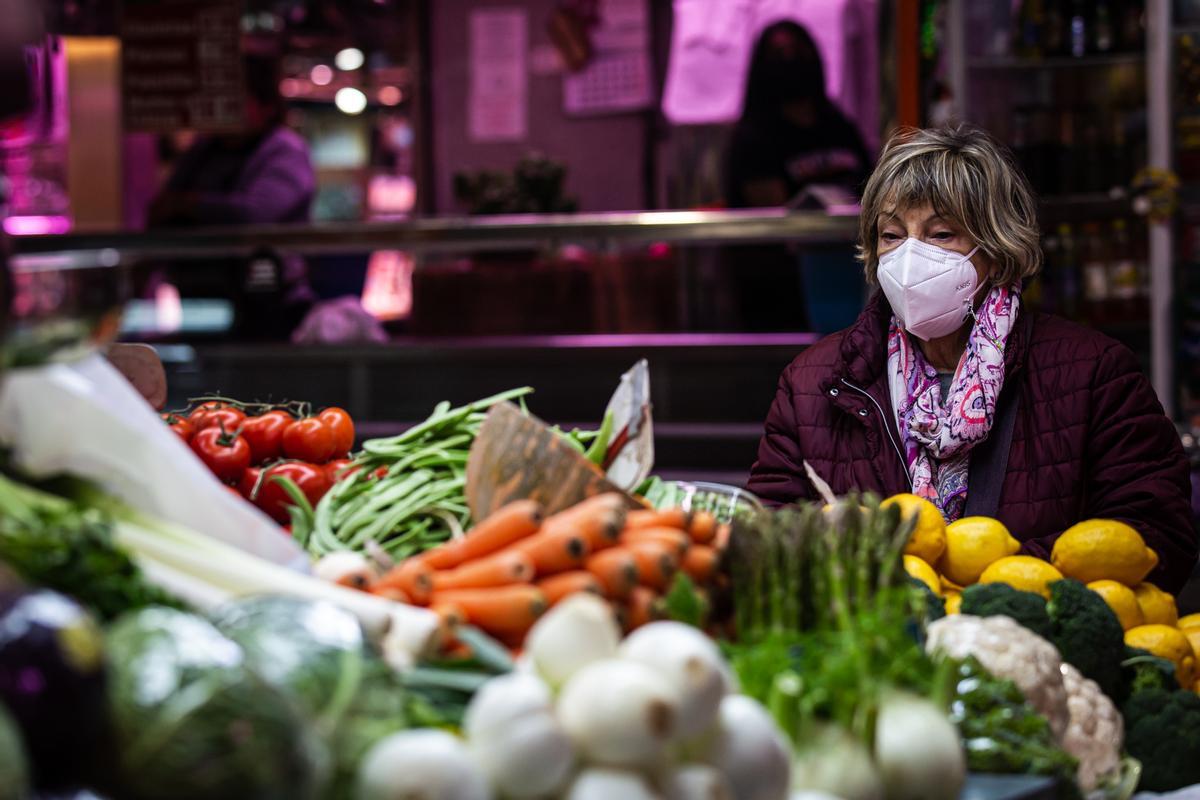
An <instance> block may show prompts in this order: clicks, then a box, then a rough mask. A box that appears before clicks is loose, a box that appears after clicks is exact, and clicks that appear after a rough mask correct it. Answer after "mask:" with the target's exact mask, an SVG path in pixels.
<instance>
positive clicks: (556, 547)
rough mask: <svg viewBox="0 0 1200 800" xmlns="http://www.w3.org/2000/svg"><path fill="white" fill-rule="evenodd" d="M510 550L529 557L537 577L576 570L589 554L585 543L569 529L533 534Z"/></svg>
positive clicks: (589, 550)
mask: <svg viewBox="0 0 1200 800" xmlns="http://www.w3.org/2000/svg"><path fill="white" fill-rule="evenodd" d="M512 549H513V550H516V551H517V552H519V553H523V554H524V555H526V556H528V557H529V559H530V560H531V561H532V562H533V567H534V570H535V572H536V573H537V575H538V577H543V576H546V575H554V574H555V573H558V572H566V571H567V570H572V569H578V568H579V566H580V565H581V564H583V559H584V558H586V557H587V555H588V553H590V552H591V549H590V548H589V547H588V544H587V542H586V541H584V539H583V538H582V537H581V536H578V535H576V534H575V533H574V532H573V531H572V530H570V529H569V528H562V529H560V530H556V531H554V530H551V531H545V532H539V533H535V534H534V535H533V536H530V537H528V538H526V539H523V540H522V541H519V542H517V543H516V544H514V545H512Z"/></svg>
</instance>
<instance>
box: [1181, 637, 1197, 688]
mask: <svg viewBox="0 0 1200 800" xmlns="http://www.w3.org/2000/svg"><path fill="white" fill-rule="evenodd" d="M1183 635H1184V636H1185V637H1187V640H1188V644H1190V645H1191V646H1192V655H1194V656H1195V657H1196V658H1197V659H1200V628H1188V629H1187V630H1185V631H1183ZM1197 666H1200V664H1197ZM1196 677H1197V678H1200V674H1197V676H1196Z"/></svg>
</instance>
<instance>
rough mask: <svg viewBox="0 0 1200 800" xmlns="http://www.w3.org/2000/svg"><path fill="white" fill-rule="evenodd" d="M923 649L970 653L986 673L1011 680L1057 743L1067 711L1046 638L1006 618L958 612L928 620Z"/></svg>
mask: <svg viewBox="0 0 1200 800" xmlns="http://www.w3.org/2000/svg"><path fill="white" fill-rule="evenodd" d="M925 649H926V651H927V652H929V653H935V652H936V653H944V654H945V655H947V656H950V657H951V658H966V657H967V656H975V658H976V659H977V660H978V661H979V663H980V664H982V665H983V668H984V669H986V670H987V671H988V672H990V673H992V674H993V675H995V676H996V677H997V678H1007V679H1009V680H1011V681H1012V682H1013V683H1015V684H1016V685H1017V687H1018V688H1019V689H1020V690H1021V693H1022V694H1023V695H1025V699H1026V700H1028V701H1029V703H1030V704H1031V705H1032V706H1033V707H1034V708H1036V709H1037V710H1038V712H1039V713H1041V714H1042V715H1043V716H1044V717H1046V719H1047V721H1049V723H1050V730H1051V731H1053V732H1054V736H1055V738H1057V739H1058V740H1059V741H1060V742H1061V741H1062V738H1063V734H1064V733H1065V732H1066V730H1067V726H1068V724H1069V723H1070V719H1071V715H1070V711H1069V710H1068V708H1067V689H1066V686H1065V685H1064V684H1063V676H1062V670H1061V667H1062V663H1063V661H1062V658H1061V657H1060V656H1059V654H1058V649H1057V648H1056V647H1055V646H1054V645H1052V644H1050V642H1048V641H1046V640H1045V639H1043V638H1042V637H1040V636H1038V635H1037V634H1036V633H1034V632H1032V631H1030V630H1029V629H1028V628H1025V627H1024V626H1022V625H1020V624H1019V623H1017V622H1015V621H1014V620H1012V619H1010V618H1009V617H972V616H966V615H961V614H960V615H958V616H955V617H946V618H944V619H939V620H938V621H936V622H934V623H931V624H930V626H929V629H928V632H927V636H926V640H925Z"/></svg>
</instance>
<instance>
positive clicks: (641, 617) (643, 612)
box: [625, 586, 660, 631]
mask: <svg viewBox="0 0 1200 800" xmlns="http://www.w3.org/2000/svg"><path fill="white" fill-rule="evenodd" d="M657 602H658V595H657V594H656V593H655V592H654V590H653V589H647V588H646V587H645V586H638V587H635V588H634V590H633V593H632V594H630V595H629V600H628V602H626V603H625V620H626V622H625V624H626V625H627V626H628V630H630V631H634V630H637V629H638V628H640V627H642V626H643V625H645V624H646V623H648V622H653V621H654V620H656V619H658V618H659V616H660V615H659V613H658V610H657V609H656V608H655V605H656V604H657Z"/></svg>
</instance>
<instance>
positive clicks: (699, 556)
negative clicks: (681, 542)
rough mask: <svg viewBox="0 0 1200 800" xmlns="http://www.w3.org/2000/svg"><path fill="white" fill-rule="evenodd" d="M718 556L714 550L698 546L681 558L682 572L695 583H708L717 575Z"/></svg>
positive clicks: (701, 545)
mask: <svg viewBox="0 0 1200 800" xmlns="http://www.w3.org/2000/svg"><path fill="white" fill-rule="evenodd" d="M719 559H720V554H719V553H718V552H717V551H716V548H713V547H708V546H707V545H703V544H698V545H695V546H694V547H692V548H691V549H689V550H688V551H687V555H685V556H684V557H683V571H684V572H686V573H687V575H688V577H689V578H691V579H692V580H694V581H696V582H697V583H708V582H709V581H710V580H712V577H713V576H714V575H716V574H717V562H718V561H719Z"/></svg>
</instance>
